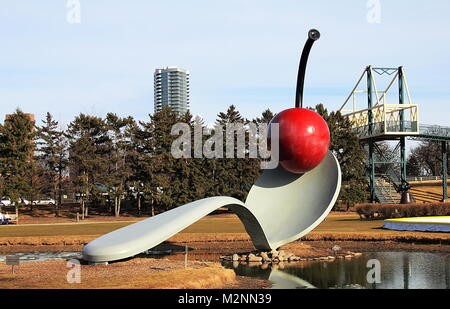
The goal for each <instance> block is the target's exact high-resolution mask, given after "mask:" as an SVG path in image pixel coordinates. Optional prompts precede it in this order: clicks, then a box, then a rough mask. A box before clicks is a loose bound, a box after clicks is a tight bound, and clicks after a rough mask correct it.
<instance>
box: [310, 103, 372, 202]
mask: <svg viewBox="0 0 450 309" xmlns="http://www.w3.org/2000/svg"><path fill="white" fill-rule="evenodd" d="M315 109H316V111H317V113H318V114H320V115H321V116H322V117H323V118H324V120H325V121H326V122H327V124H328V127H329V129H330V139H331V145H330V149H331V151H333V153H334V155H335V156H336V158H337V160H338V161H339V163H340V165H341V172H342V186H341V191H340V194H339V197H338V200H339V201H340V202H341V203H342V204H344V205H346V206H347V209H348V208H349V207H351V206H353V205H355V204H356V203H360V202H364V201H366V200H367V188H368V187H367V177H366V169H365V163H364V158H365V153H364V150H363V148H362V147H361V144H360V142H359V139H358V136H357V135H356V134H355V133H354V132H353V131H352V127H351V123H350V121H349V120H348V119H347V118H346V117H343V116H342V115H341V113H340V112H332V113H331V114H328V111H327V109H326V108H325V107H324V106H323V105H322V104H319V105H317V106H316V108H315Z"/></svg>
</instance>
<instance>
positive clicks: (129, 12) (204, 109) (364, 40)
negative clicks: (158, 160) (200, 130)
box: [0, 0, 450, 125]
mask: <svg viewBox="0 0 450 309" xmlns="http://www.w3.org/2000/svg"><path fill="white" fill-rule="evenodd" d="M79 2H80V4H81V23H79V24H71V23H68V22H67V18H66V15H67V13H68V9H67V7H66V4H67V1H66V0H41V1H35V0H28V1H26V0H2V1H1V4H0V119H3V118H4V115H5V114H7V113H11V112H13V111H14V110H15V109H16V108H21V109H22V110H23V111H25V112H30V113H34V114H35V115H36V117H37V118H38V119H42V118H43V116H44V115H45V113H46V112H47V111H50V112H51V113H52V114H53V115H54V116H55V117H56V119H58V120H60V121H61V123H62V124H67V123H68V122H70V121H71V120H72V119H73V118H74V117H75V116H76V115H78V114H79V113H80V112H82V113H88V114H93V115H97V116H104V115H105V114H106V113H107V112H115V113H117V114H119V115H122V116H126V115H131V116H133V117H135V118H136V119H138V120H144V119H147V115H148V114H149V113H151V112H152V111H153V71H154V69H155V68H156V67H162V66H171V65H175V66H179V67H182V68H185V69H188V70H189V71H190V73H191V111H192V113H193V114H199V115H201V116H203V117H204V118H205V119H206V121H207V122H208V123H212V122H214V119H215V118H216V115H217V113H218V112H220V111H224V110H226V108H227V107H228V106H229V105H230V104H235V105H236V106H237V107H238V109H239V110H240V111H241V113H242V114H243V115H244V116H246V117H248V118H252V117H255V116H258V115H259V114H260V113H261V112H262V111H263V110H264V109H266V108H270V109H272V110H273V111H274V112H279V111H281V110H283V109H286V108H289V107H292V106H293V105H294V97H295V84H296V76H297V69H298V62H299V57H300V53H301V49H302V48H303V44H304V42H305V40H306V34H307V31H308V29H310V28H317V29H319V30H320V31H321V33H322V37H321V39H320V40H319V41H318V42H317V43H316V45H315V46H314V47H313V50H312V52H311V56H310V61H309V64H308V72H307V79H306V85H305V104H306V105H310V106H314V105H315V104H318V103H324V104H325V105H326V107H328V109H329V110H335V109H337V108H339V107H340V105H341V104H342V103H343V101H344V100H345V98H346V96H347V95H348V93H349V92H350V90H351V89H352V87H353V85H354V84H355V83H356V80H357V79H358V77H359V76H360V74H361V72H362V70H363V68H364V67H365V66H366V65H368V64H373V65H376V66H395V67H397V66H400V65H403V66H404V67H405V71H406V74H407V77H408V83H409V87H410V90H411V95H412V99H413V103H417V104H419V105H420V120H421V122H422V123H429V124H440V125H450V123H449V122H450V121H449V119H450V90H449V86H450V70H449V69H450V59H449V58H450V19H449V18H448V14H449V12H450V2H449V1H448V0H434V1H429V2H424V1H412V0H409V1H406V0H396V1H387V0H380V1H379V3H380V5H381V22H380V23H369V22H368V21H367V15H368V13H369V9H368V8H367V3H368V2H367V1H366V0H344V1H331V0H329V1H325V0H322V1H314V2H313V1H300V0H292V1H288V0H280V1H274V0H272V1H268V0H228V1H213V0H209V1H200V0H190V1H181V0H178V1H175V0H169V1H153V0H147V1H144V0H142V1H141V0H133V1H119V0H79ZM381 84H382V83H381ZM381 84H380V85H379V88H381ZM361 102H363V99H362V98H361ZM391 102H392V101H391Z"/></svg>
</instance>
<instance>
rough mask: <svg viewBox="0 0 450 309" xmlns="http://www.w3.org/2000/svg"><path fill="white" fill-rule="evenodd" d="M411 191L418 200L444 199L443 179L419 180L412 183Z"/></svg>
mask: <svg viewBox="0 0 450 309" xmlns="http://www.w3.org/2000/svg"><path fill="white" fill-rule="evenodd" d="M410 184H411V186H412V188H411V190H410V191H411V192H412V194H413V196H414V198H415V199H416V200H417V201H418V202H423V203H434V202H440V201H442V181H439V180H432V181H420V182H419V181H418V182H411V183H410Z"/></svg>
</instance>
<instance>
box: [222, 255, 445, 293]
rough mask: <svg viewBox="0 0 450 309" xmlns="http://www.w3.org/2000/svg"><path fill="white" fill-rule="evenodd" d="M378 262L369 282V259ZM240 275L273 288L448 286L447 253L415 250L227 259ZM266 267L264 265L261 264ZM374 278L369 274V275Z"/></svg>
mask: <svg viewBox="0 0 450 309" xmlns="http://www.w3.org/2000/svg"><path fill="white" fill-rule="evenodd" d="M374 259H375V260H378V261H379V265H380V268H379V269H380V281H379V283H369V282H368V280H367V275H368V272H369V271H370V270H373V269H374V268H373V264H371V265H370V267H367V263H368V261H370V260H374ZM224 266H225V267H228V268H232V269H234V271H235V272H236V274H238V275H241V276H249V277H256V278H261V279H266V280H269V281H271V282H272V283H273V286H272V288H275V289H277V288H280V289H298V288H321V289H330V288H350V289H358V288H362V289H449V288H450V256H449V255H445V254H436V253H418V252H371V253H365V254H364V255H362V256H359V257H354V258H352V259H345V260H344V259H342V260H339V259H338V260H334V261H332V262H329V261H315V262H307V263H293V264H284V266H282V267H279V266H278V267H274V268H271V267H270V266H268V265H267V266H268V267H267V268H266V269H263V268H261V267H260V266H258V267H256V266H249V265H242V264H237V263H235V264H234V265H233V264H232V263H229V262H228V263H226V264H224ZM264 268H265V267H264ZM370 277H371V278H373V277H372V276H370Z"/></svg>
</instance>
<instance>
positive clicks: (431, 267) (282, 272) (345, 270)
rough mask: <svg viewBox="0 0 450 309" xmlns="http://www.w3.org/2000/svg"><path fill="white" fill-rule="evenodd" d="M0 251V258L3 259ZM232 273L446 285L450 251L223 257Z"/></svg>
mask: <svg viewBox="0 0 450 309" xmlns="http://www.w3.org/2000/svg"><path fill="white" fill-rule="evenodd" d="M149 253H150V254H149V255H146V254H143V255H140V256H141V257H145V256H148V257H152V258H155V257H156V258H163V257H166V258H169V259H184V252H177V251H171V252H165V251H161V252H159V251H151V252H149ZM11 255H16V256H19V257H20V261H21V262H31V261H45V260H58V259H59V260H69V259H73V258H74V259H81V257H82V255H81V252H29V253H15V254H11ZM5 257H6V256H5V255H0V261H4V260H5ZM189 260H203V261H206V260H208V261H217V260H218V252H207V251H203V250H193V251H191V252H190V253H189ZM373 260H376V261H379V266H380V268H379V270H380V278H379V279H380V281H379V283H369V282H368V280H367V274H368V272H369V271H371V270H373V266H370V267H368V266H367V263H368V261H373ZM222 264H223V265H224V266H225V267H227V268H231V269H234V271H235V272H236V274H237V275H240V276H247V277H253V278H260V279H265V280H269V281H271V282H272V288H274V289H299V288H319V289H333V288H347V289H450V255H448V254H439V253H424V252H367V253H364V254H363V255H362V256H359V257H353V258H352V259H336V260H334V261H311V262H295V263H285V264H284V265H283V264H280V265H274V266H270V265H268V264H265V265H264V264H263V265H262V266H260V265H254V266H250V265H246V264H239V263H234V264H233V263H231V262H223V263H222Z"/></svg>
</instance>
